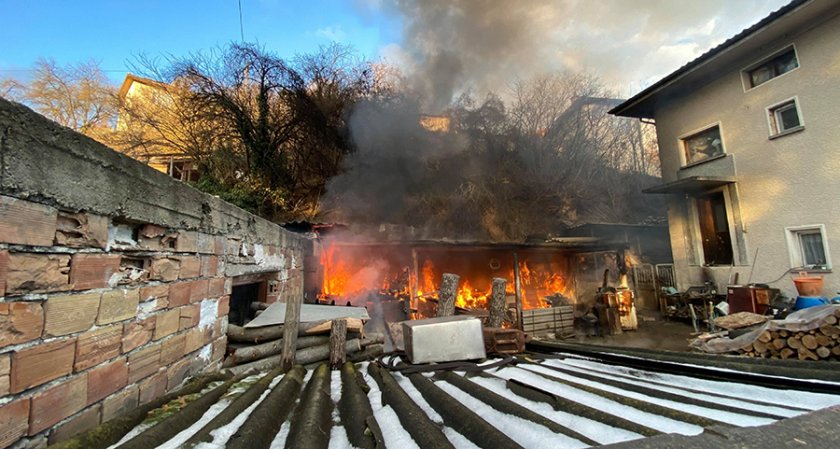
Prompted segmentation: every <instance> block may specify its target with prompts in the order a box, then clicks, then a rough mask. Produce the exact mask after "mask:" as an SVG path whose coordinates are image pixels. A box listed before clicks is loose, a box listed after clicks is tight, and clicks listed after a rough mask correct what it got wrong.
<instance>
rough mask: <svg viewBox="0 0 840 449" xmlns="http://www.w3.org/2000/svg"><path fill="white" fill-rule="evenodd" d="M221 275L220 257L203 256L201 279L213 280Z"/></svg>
mask: <svg viewBox="0 0 840 449" xmlns="http://www.w3.org/2000/svg"><path fill="white" fill-rule="evenodd" d="M218 273H219V257H218V256H201V277H208V278H212V277H215V276H216V275H217V274H218Z"/></svg>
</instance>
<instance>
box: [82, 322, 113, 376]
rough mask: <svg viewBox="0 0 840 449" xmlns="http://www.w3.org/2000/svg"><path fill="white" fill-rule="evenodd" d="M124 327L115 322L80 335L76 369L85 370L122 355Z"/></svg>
mask: <svg viewBox="0 0 840 449" xmlns="http://www.w3.org/2000/svg"><path fill="white" fill-rule="evenodd" d="M122 337H123V327H122V325H120V324H115V325H111V326H107V327H103V328H100V329H97V330H94V331H90V332H85V333H84V334H82V335H79V341H78V343H77V344H76V363H75V364H74V365H73V369H74V370H75V371H83V370H86V369H88V368H90V367H92V366H96V365H99V364H100V363H102V362H104V361H106V360H110V359H113V358H114V357H116V356H118V355H120V346H122Z"/></svg>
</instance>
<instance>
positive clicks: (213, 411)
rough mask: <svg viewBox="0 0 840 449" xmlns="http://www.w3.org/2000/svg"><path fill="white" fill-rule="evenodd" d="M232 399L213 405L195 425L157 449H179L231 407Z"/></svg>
mask: <svg viewBox="0 0 840 449" xmlns="http://www.w3.org/2000/svg"><path fill="white" fill-rule="evenodd" d="M230 403H231V400H230V399H222V400H221V401H219V402H217V403H215V404H213V405H212V406H211V407H210V408H208V409H207V411H206V412H204V414H203V415H201V418H199V420H198V421H196V422H195V423H193V425H191V426H189V427H187V428H186V429H184V430H182V431H181V432H180V433H179V434H178V435H175V436H174V437H172V439H171V440H169V441H167V442H166V443H163V444H161V445H160V446H158V448H157V449H178V448H180V447H181V445H182V444H184V443H186V442H187V440H189V439H190V437H191V436H193V435H195V433H196V432H198V431H199V430H201V428H202V427H204V426H206V425H207V423H209V422H210V421H212V420H213V418H215V417H216V416H218V415H219V413H222V411H224V409H226V408H227V406H228V405H230Z"/></svg>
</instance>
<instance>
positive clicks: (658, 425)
mask: <svg viewBox="0 0 840 449" xmlns="http://www.w3.org/2000/svg"><path fill="white" fill-rule="evenodd" d="M495 374H496V375H497V376H499V377H501V378H503V379H506V380H508V379H516V380H519V381H521V382H524V383H526V384H528V385H532V386H534V387H537V388H539V389H541V390H544V391H548V392H549V393H552V394H556V395H558V396H560V397H563V398H566V399H569V400H571V401H574V402H577V403H580V404H584V405H587V406H589V407H592V408H596V409H598V410H600V411H602V412H604V413H609V414H610V415H614V416H617V417H620V418H624V419H626V420H629V421H632V422H635V423H637V424H641V425H643V426H646V427H650V428H652V429H656V430H658V431H660V432H663V433H679V434H683V435H698V434H700V433H702V432H703V428H702V427H700V426H696V425H693V424H688V423H684V422H681V421H676V420H673V419H670V418H666V417H664V416H659V415H655V414H653V413H648V412H643V411H641V410H637V409H635V408H633V407H628V406H626V405H624V404H619V403H618V402H615V401H611V400H609V399H605V398H603V397H601V396H598V395H596V394H591V393H587V392H585V391H582V390H578V389H576V388H571V387H569V386H567V385H563V384H560V383H557V382H552V381H551V380H549V379H546V378H544V377H542V376H540V375H538V374H535V373H533V372H530V371H528V370H524V369H521V368H503V369H501V370H499V371H497V372H496V373H495Z"/></svg>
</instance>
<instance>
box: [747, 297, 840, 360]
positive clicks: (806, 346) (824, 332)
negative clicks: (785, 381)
mask: <svg viewBox="0 0 840 449" xmlns="http://www.w3.org/2000/svg"><path fill="white" fill-rule="evenodd" d="M838 322H840V309H837V310H835V311H834V314H833V315H829V316H827V317H825V318H823V320H822V321H821V322H820V323H819V327H816V328H814V329H811V330H807V331H789V330H781V329H780V330H772V331H770V330H765V331H764V332H762V333H761V334H760V335H759V336H758V338H757V339H756V340H755V341H754V342H753V343H751V344H749V345H747V346H745V347H743V348H741V351H740V353H741V354H743V355H746V356H748V357H763V358H773V359H797V358H798V359H799V360H840V325H838Z"/></svg>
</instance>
